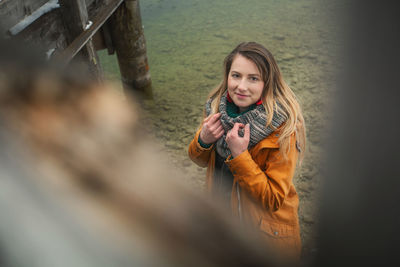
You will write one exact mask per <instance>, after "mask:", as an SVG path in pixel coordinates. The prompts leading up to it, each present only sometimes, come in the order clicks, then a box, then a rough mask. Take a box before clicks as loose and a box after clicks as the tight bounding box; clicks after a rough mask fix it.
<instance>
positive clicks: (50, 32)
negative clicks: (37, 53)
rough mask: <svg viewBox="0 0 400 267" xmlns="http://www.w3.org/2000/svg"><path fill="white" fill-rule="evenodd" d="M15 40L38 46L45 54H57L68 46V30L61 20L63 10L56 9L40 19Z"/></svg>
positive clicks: (14, 37)
mask: <svg viewBox="0 0 400 267" xmlns="http://www.w3.org/2000/svg"><path fill="white" fill-rule="evenodd" d="M13 39H15V40H18V41H20V42H26V43H29V44H31V45H34V46H37V47H39V48H40V50H41V51H42V52H43V54H45V53H46V52H49V51H54V54H57V53H58V52H59V51H62V50H64V49H65V48H66V47H67V46H68V42H67V39H66V29H65V27H64V24H63V22H62V20H61V10H60V9H55V10H53V11H52V12H50V13H47V14H45V15H43V16H42V17H40V18H39V19H38V20H37V21H35V22H34V23H32V24H31V25H30V26H29V27H28V28H26V29H25V30H23V31H22V32H21V33H20V34H18V35H17V36H13Z"/></svg>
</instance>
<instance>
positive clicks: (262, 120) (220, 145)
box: [206, 92, 286, 159]
mask: <svg viewBox="0 0 400 267" xmlns="http://www.w3.org/2000/svg"><path fill="white" fill-rule="evenodd" d="M211 102H212V99H209V100H208V101H207V103H206V113H207V116H208V115H210V114H211ZM219 112H220V113H221V117H220V120H221V123H222V127H223V128H224V130H225V133H224V135H223V136H222V137H221V138H219V139H218V140H217V141H216V143H215V145H216V150H217V153H218V154H219V155H220V156H221V157H223V158H224V159H226V158H227V157H228V156H229V155H230V154H231V151H230V150H229V148H228V144H227V143H226V142H225V138H226V134H227V132H228V131H229V130H230V129H232V128H233V125H234V124H235V123H243V124H245V125H246V124H247V123H249V124H250V142H249V146H248V149H250V148H252V147H254V146H255V145H256V144H257V143H258V142H260V141H261V140H263V139H264V138H266V137H267V136H268V135H270V134H271V133H272V132H273V131H274V130H275V129H277V128H278V127H279V126H281V125H282V123H284V122H285V121H286V117H285V116H284V115H282V114H279V113H278V112H274V116H273V118H272V122H271V125H268V127H266V124H267V113H266V111H265V108H264V106H263V105H258V106H256V107H255V108H254V109H252V110H249V111H247V112H246V113H244V114H241V115H239V116H238V117H236V118H232V117H230V116H229V115H228V113H227V92H225V93H224V94H223V95H222V97H221V102H220V103H219ZM243 135H244V131H243V130H242V129H241V130H240V131H239V136H241V137H243Z"/></svg>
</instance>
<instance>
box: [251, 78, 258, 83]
mask: <svg viewBox="0 0 400 267" xmlns="http://www.w3.org/2000/svg"><path fill="white" fill-rule="evenodd" d="M250 80H251V81H253V82H256V81H258V78H257V77H250Z"/></svg>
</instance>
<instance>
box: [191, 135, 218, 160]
mask: <svg viewBox="0 0 400 267" xmlns="http://www.w3.org/2000/svg"><path fill="white" fill-rule="evenodd" d="M200 131H201V128H200V129H199V130H198V131H197V132H196V134H195V136H194V138H193V140H192V141H191V142H190V144H189V149H188V153H189V158H190V159H191V160H192V161H193V162H194V163H196V164H197V165H199V166H200V167H207V166H208V162H209V160H210V157H211V152H212V150H213V148H214V144H213V145H212V146H211V147H209V148H204V147H202V146H201V145H200V144H199V141H198V140H199V135H200Z"/></svg>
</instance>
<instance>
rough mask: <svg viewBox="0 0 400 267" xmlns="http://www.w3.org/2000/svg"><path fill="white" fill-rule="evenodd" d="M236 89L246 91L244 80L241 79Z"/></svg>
mask: <svg viewBox="0 0 400 267" xmlns="http://www.w3.org/2000/svg"><path fill="white" fill-rule="evenodd" d="M238 89H239V90H246V89H247V83H246V79H241V80H240V81H239V84H238Z"/></svg>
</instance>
